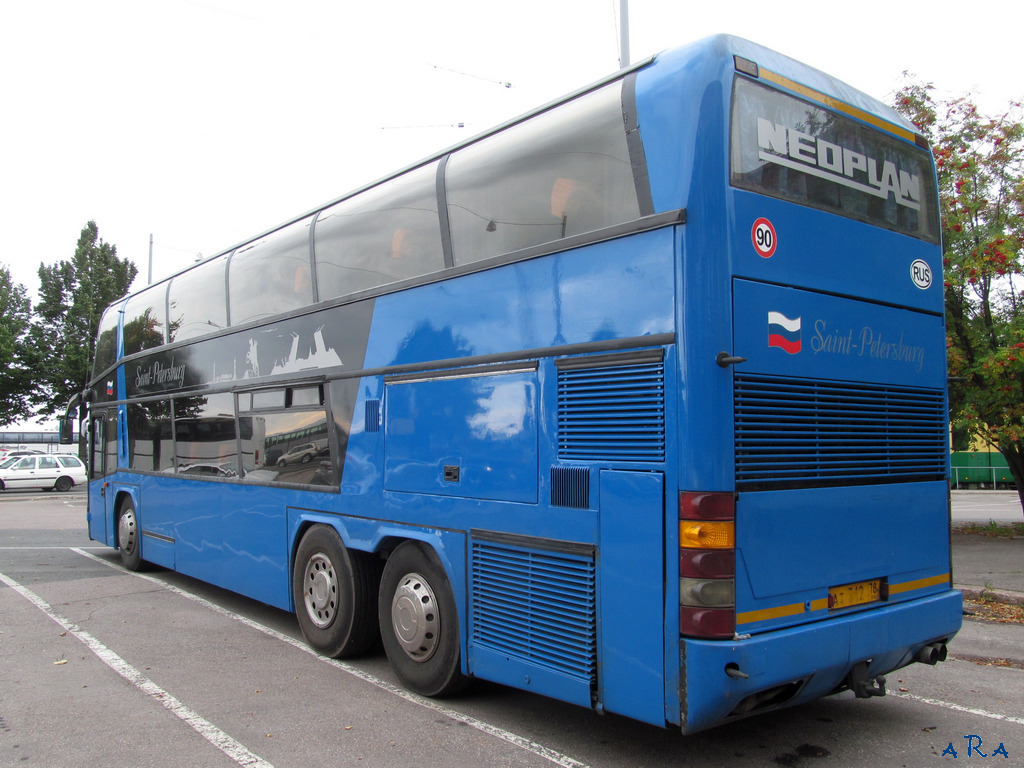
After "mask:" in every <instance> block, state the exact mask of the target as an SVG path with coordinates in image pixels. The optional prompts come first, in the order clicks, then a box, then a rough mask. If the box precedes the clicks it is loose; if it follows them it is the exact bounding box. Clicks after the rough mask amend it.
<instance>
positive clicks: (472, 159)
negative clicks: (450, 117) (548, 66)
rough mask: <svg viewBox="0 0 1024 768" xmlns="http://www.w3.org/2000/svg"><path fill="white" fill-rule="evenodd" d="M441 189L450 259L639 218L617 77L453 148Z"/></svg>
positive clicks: (482, 254)
mask: <svg viewBox="0 0 1024 768" xmlns="http://www.w3.org/2000/svg"><path fill="white" fill-rule="evenodd" d="M446 185H447V192H448V215H449V218H450V221H451V232H452V248H453V251H454V254H455V263H456V264H466V263H468V262H473V261H479V260H480V259H486V258H488V257H490V256H497V255H500V254H503V253H509V252H511V251H516V250H520V249H522V248H529V247H530V246H534V245H541V244H543V243H550V242H553V241H555V240H559V239H561V238H563V237H567V236H569V235H578V234H581V233H584V232H590V231H593V230H596V229H601V228H602V227H608V226H611V225H613V224H620V223H622V222H626V221H632V220H633V219H636V218H638V217H639V216H640V205H639V202H638V200H637V192H636V183H635V182H634V179H633V167H632V165H631V163H630V156H629V148H628V146H627V143H626V128H625V122H624V120H623V108H622V83H621V82H615V83H612V84H611V85H608V86H605V87H604V88H601V89H599V90H596V91H593V92H591V93H588V94H586V95H584V96H581V97H580V98H578V99H575V100H573V101H570V102H567V103H566V104H563V105H561V106H559V107H557V108H555V109H551V110H548V111H547V112H543V113H541V114H539V115H537V116H535V117H533V118H530V119H529V120H526V121H525V122H523V123H520V124H518V125H515V126H512V127H511V128H508V129H507V130H504V131H501V132H500V133H496V134H494V135H493V136H490V137H488V138H486V139H483V140H481V141H479V142H477V143H475V144H471V145H470V146H468V147H465V148H463V149H460V150H458V151H457V152H455V153H454V154H453V155H452V156H451V159H450V160H449V161H448V167H447V170H446Z"/></svg>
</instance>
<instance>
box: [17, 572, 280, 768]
mask: <svg viewBox="0 0 1024 768" xmlns="http://www.w3.org/2000/svg"><path fill="white" fill-rule="evenodd" d="M0 581H2V582H3V583H4V584H6V585H7V586H8V587H10V588H11V589H13V590H14V591H15V592H17V593H18V594H19V595H21V596H22V597H24V598H25V599H26V600H28V601H29V602H30V603H32V604H33V605H34V606H35V607H36V608H38V609H39V610H40V611H42V612H43V613H45V614H46V615H47V616H49V617H50V618H51V619H53V621H55V622H57V624H59V625H60V626H61V627H63V628H64V630H65V631H66V632H69V633H70V634H72V635H74V636H75V637H76V638H77V639H78V640H80V641H81V642H82V643H84V644H85V645H86V647H87V648H88V649H89V650H90V651H92V652H93V653H94V654H96V656H98V657H99V659H100V661H102V662H103V663H104V664H106V665H107V666H108V667H110V668H111V669H112V670H114V671H115V672H117V674H119V675H120V676H121V677H123V678H124V679H125V680H127V681H128V682H130V683H131V684H132V685H134V686H135V687H136V688H138V689H139V690H140V691H142V692H143V693H144V694H146V695H147V696H149V697H150V698H151V699H153V700H154V701H156V702H158V703H159V704H160V705H161V706H163V707H165V708H166V709H167V710H169V711H170V712H171V713H173V714H174V715H176V716H177V717H179V718H181V719H182V720H184V721H185V722H186V723H188V724H189V725H190V726H192V728H193V729H194V730H195V731H196V732H197V733H198V734H199V735H200V736H202V737H203V738H204V739H206V740H207V741H208V742H210V743H211V744H213V746H215V747H217V749H219V750H220V751H221V752H223V753H224V754H225V755H227V756H228V757H230V758H231V759H232V760H234V761H235V762H236V763H237V764H238V765H241V766H245V767H246V768H274V766H273V765H272V764H270V763H268V762H267V761H266V760H264V759H263V758H261V757H260V756H259V755H255V754H253V753H252V752H250V751H249V750H248V749H246V748H245V746H243V745H242V744H240V743H239V742H237V741H235V740H234V739H233V738H231V737H230V736H228V735H227V734H226V733H224V732H223V731H222V730H220V729H219V728H218V727H217V726H215V725H214V724H213V723H211V722H209V721H208V720H205V719H204V718H202V717H200V716H199V715H198V714H196V713H195V712H193V711H192V710H191V709H189V708H188V707H186V706H185V705H184V704H182V703H181V702H180V701H178V700H177V699H176V698H174V696H172V695H171V694H169V693H168V692H167V691H165V690H164V689H162V688H161V687H160V686H158V685H157V684H156V683H154V682H153V681H152V680H150V679H149V678H148V677H146V676H145V675H143V674H142V673H141V672H139V671H138V670H137V669H135V667H133V666H132V665H131V664H129V663H128V662H126V661H125V660H124V659H122V658H121V657H120V656H118V655H117V654H116V653H114V652H113V651H112V650H110V649H109V648H107V646H105V645H103V643H101V642H100V641H99V640H97V639H96V638H95V637H93V636H92V635H90V634H89V633H88V632H86V631H85V630H83V629H82V628H81V627H79V626H78V625H77V624H73V623H72V622H70V621H68V620H67V619H65V618H64V617H63V616H61V615H59V614H58V613H56V612H55V611H54V610H53V609H52V608H51V607H50V605H49V604H48V603H47V602H46V601H45V600H43V599H42V598H41V597H39V595H37V594H35V593H34V592H33V591H32V590H30V589H28V588H27V587H24V586H22V585H21V584H19V583H18V582H16V581H15V580H14V579H12V578H10V577H8V576H7V575H5V574H3V573H0Z"/></svg>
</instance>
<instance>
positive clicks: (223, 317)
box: [167, 257, 228, 341]
mask: <svg viewBox="0 0 1024 768" xmlns="http://www.w3.org/2000/svg"><path fill="white" fill-rule="evenodd" d="M226 263H227V259H225V258H224V257H218V258H216V259H212V260H210V261H208V262H206V263H205V264H200V265H199V266H198V267H193V268H192V269H190V270H189V271H188V272H185V273H183V274H180V275H178V276H177V277H175V278H173V279H172V280H171V287H170V288H169V289H168V290H169V292H168V296H167V299H168V302H167V303H168V305H169V306H170V309H171V315H170V324H169V325H168V329H167V330H168V336H169V337H170V340H171V341H185V339H191V338H193V337H195V336H202V335H203V334H206V333H211V332H213V331H219V330H222V329H223V328H225V327H227V324H228V319H227V289H226V287H225V282H224V274H225V272H224V270H225V265H226Z"/></svg>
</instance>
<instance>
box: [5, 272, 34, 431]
mask: <svg viewBox="0 0 1024 768" xmlns="http://www.w3.org/2000/svg"><path fill="white" fill-rule="evenodd" d="M31 315H32V305H31V303H30V302H29V300H28V295H27V293H26V291H25V286H23V285H21V284H20V283H17V284H16V283H15V282H14V280H13V279H12V278H11V271H10V270H9V269H8V268H7V267H0V426H7V425H8V424H12V423H14V422H16V421H21V420H23V419H25V418H27V417H28V415H29V414H30V413H31V408H30V407H29V399H28V393H29V391H30V390H31V388H32V371H31V370H30V364H29V359H28V358H29V357H30V355H29V354H28V352H29V347H28V346H27V341H28V331H29V326H30V324H31Z"/></svg>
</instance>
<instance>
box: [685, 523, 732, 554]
mask: <svg viewBox="0 0 1024 768" xmlns="http://www.w3.org/2000/svg"><path fill="white" fill-rule="evenodd" d="M679 546H680V547H687V548H689V549H730V548H732V547H735V546H736V524H735V523H734V522H733V521H731V520H728V521H726V520H680V521H679Z"/></svg>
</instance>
